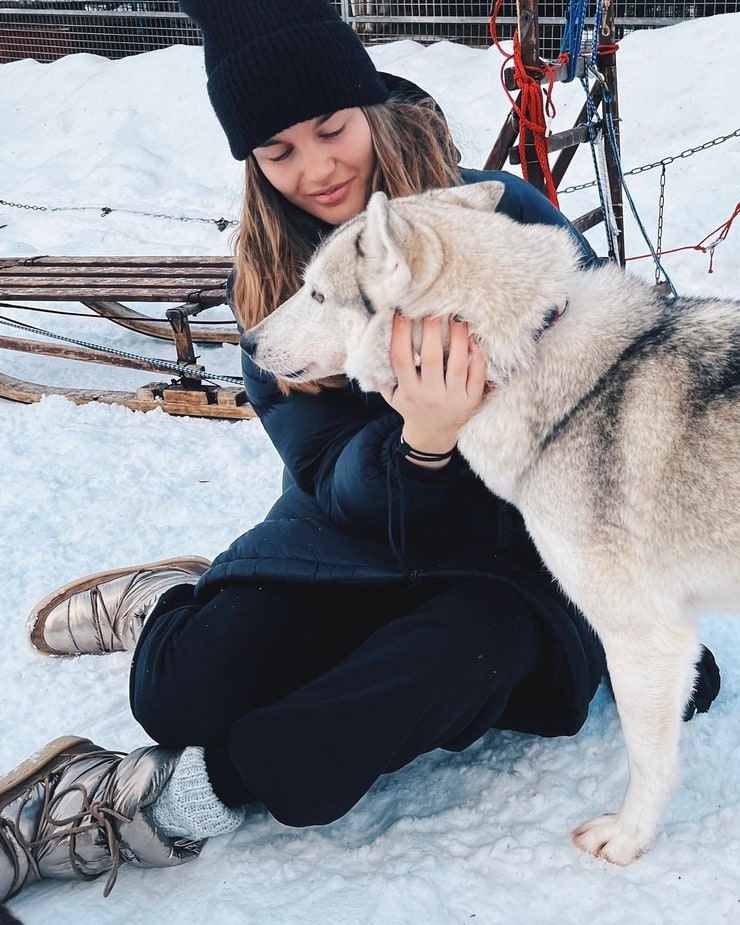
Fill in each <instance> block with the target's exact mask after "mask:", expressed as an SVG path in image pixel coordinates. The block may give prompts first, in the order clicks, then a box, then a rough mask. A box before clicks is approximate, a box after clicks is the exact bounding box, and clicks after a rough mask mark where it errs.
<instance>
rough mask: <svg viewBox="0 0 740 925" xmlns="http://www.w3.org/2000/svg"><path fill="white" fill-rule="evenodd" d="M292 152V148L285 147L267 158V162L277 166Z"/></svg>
mask: <svg viewBox="0 0 740 925" xmlns="http://www.w3.org/2000/svg"><path fill="white" fill-rule="evenodd" d="M292 152H293V148H292V147H291V146H290V145H286V147H285V148H283V150H282V151H281V152H280V153H279V154H275V155H274V156H271V157H268V158H267V160H268V161H271V162H272V163H273V164H279V163H280V162H281V161H285V160H287V159H288V158H289V157H290V155H291V154H292Z"/></svg>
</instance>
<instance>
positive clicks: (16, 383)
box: [0, 373, 254, 421]
mask: <svg viewBox="0 0 740 925" xmlns="http://www.w3.org/2000/svg"><path fill="white" fill-rule="evenodd" d="M168 388H169V387H168V385H167V384H166V383H152V384H151V385H149V386H144V387H143V388H141V389H138V390H137V391H136V392H117V391H109V390H102V389H72V388H66V387H63V386H49V385H39V384H37V383H35V382H28V381H27V380H25V379H15V378H14V377H13V376H7V375H5V373H0V398H6V399H8V400H10V401H17V402H23V403H24V404H31V403H33V402H37V401H41V399H42V398H43V397H44V396H45V395H61V396H63V397H64V398H67V399H69V400H70V401H72V402H74V403H75V404H76V405H84V404H87V403H89V402H99V403H100V404H105V405H124V406H125V407H127V408H131V409H132V410H133V411H154V410H155V409H157V408H159V409H161V410H162V411H165V412H166V413H167V414H174V415H180V416H187V417H202V418H216V419H219V420H227V421H228V420H231V421H237V420H245V419H248V418H252V417H254V411H253V410H252V406H251V405H250V404H249V403H248V402H247V401H246V399H244V400H243V401H241V402H239V401H238V399H237V397H236V396H238V393H239V390H238V389H227V390H225V391H226V392H227V393H228V399H227V400H226V401H224V402H223V403H222V402H220V401H218V400H214V401H213V402H209V403H208V404H201V403H198V404H196V403H190V404H189V403H187V402H184V401H177V402H173V401H170V400H169V397H168ZM220 392H221V390H220V389H219V390H217V392H216V396H219V395H220ZM242 394H243V393H242ZM160 396H161V397H160Z"/></svg>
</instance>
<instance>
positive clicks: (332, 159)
mask: <svg viewBox="0 0 740 925" xmlns="http://www.w3.org/2000/svg"><path fill="white" fill-rule="evenodd" d="M254 156H255V159H256V161H257V163H258V165H259V167H260V169H261V170H262V173H263V174H264V175H265V177H266V178H267V180H268V181H269V182H270V183H271V184H272V185H273V186H274V187H275V189H276V190H278V192H280V193H282V195H283V196H285V198H286V199H288V200H289V201H290V202H292V203H293V204H294V205H296V206H298V208H299V209H303V210H304V211H305V212H308V213H309V214H310V215H313V216H315V217H316V218H319V219H321V220H322V221H324V222H328V223H329V224H330V225H339V224H341V223H342V222H344V221H346V220H347V219H348V218H352V216H353V215H357V214H358V212H362V210H363V209H364V208H365V206H366V205H367V201H368V198H369V196H370V179H371V177H372V172H373V168H374V167H375V154H374V151H373V144H372V137H371V135H370V126H369V125H368V121H367V119H366V118H365V113H364V112H363V111H362V110H361V109H359V108H357V107H355V108H354V109H340V110H339V111H338V112H333V113H331V114H330V115H328V116H319V117H318V118H317V119H309V120H308V121H307V122H299V123H298V124H297V125H291V127H290V128H287V129H285V131H283V132H279V133H278V134H277V135H274V136H273V137H272V138H268V140H267V141H266V142H264V144H262V145H260V146H259V147H258V148H255V149H254Z"/></svg>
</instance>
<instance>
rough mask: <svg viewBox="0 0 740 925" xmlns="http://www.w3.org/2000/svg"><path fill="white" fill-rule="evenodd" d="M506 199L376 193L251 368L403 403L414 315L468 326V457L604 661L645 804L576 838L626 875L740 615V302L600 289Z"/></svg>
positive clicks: (266, 330) (264, 330) (607, 282)
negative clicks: (706, 659)
mask: <svg viewBox="0 0 740 925" xmlns="http://www.w3.org/2000/svg"><path fill="white" fill-rule="evenodd" d="M501 192H502V190H501V187H500V186H499V184H497V183H495V182H490V183H480V184H476V185H473V186H467V187H461V188H456V189H451V190H443V191H435V192H432V193H425V194H422V195H418V196H411V197H408V198H406V199H399V200H395V201H393V202H389V201H388V200H387V198H386V197H385V196H384V195H383V194H382V193H376V194H375V195H374V196H373V197H372V199H371V200H370V203H369V205H368V208H367V210H366V212H365V213H363V214H362V215H360V216H358V217H356V218H354V219H351V220H350V221H349V222H348V223H346V224H345V225H343V226H342V227H341V228H339V229H338V230H337V231H335V232H334V233H333V234H332V235H331V236H330V237H329V238H328V239H327V241H326V242H325V243H324V244H323V245H322V246H321V248H320V249H319V250H318V252H317V253H316V255H315V258H314V259H313V261H312V262H311V264H310V266H309V267H308V269H307V271H306V274H305V285H304V286H303V288H302V289H301V290H300V291H299V292H298V293H297V294H296V295H295V296H294V297H293V298H291V299H289V300H288V301H287V302H286V303H284V304H283V305H282V306H281V307H280V308H279V309H278V310H277V311H276V312H274V313H273V314H272V315H270V316H269V317H268V318H267V319H265V320H264V321H263V322H262V323H261V324H259V325H258V326H257V327H256V328H254V329H253V330H252V331H251V332H249V333H248V334H247V335H245V337H244V346H245V349H247V350H248V351H249V352H250V353H251V354H252V355H253V358H254V360H255V362H256V363H257V364H258V365H259V366H261V367H263V368H264V369H267V370H269V371H271V372H273V373H274V374H276V375H277V376H280V377H283V378H286V379H293V380H310V379H316V378H320V377H323V376H329V375H333V374H336V373H339V372H345V373H346V374H347V375H348V376H350V377H352V378H354V379H356V380H357V381H358V383H359V384H360V386H361V387H362V388H364V389H366V390H375V389H378V388H379V387H380V386H382V385H385V384H389V383H390V384H392V383H394V382H395V378H394V376H393V371H392V369H391V366H390V360H389V343H390V330H391V319H392V317H393V313H394V312H395V311H396V310H400V311H401V312H402V314H403V315H405V316H407V317H409V318H412V319H418V318H421V317H422V316H424V315H439V316H444V317H450V316H453V315H456V316H458V317H460V318H462V319H464V320H466V321H467V322H468V323H469V327H470V330H471V332H472V333H473V334H474V335H475V336H476V337H477V338H478V339H479V341H480V343H481V345H482V347H483V350H484V353H485V354H486V356H487V358H488V363H489V378H490V379H491V381H492V382H493V383H495V388H494V389H493V391H492V392H491V393H490V394H489V395H488V396H487V397H486V398H485V399H484V401H483V403H482V404H481V406H480V408H479V409H478V410H477V412H476V413H475V415H474V416H473V418H472V419H471V420H470V421H469V422H468V423H467V424H465V425H464V426H463V428H462V429H461V431H460V434H459V449H460V452H461V453H462V454H463V455H464V456H465V457H466V458H467V460H468V461H469V463H470V465H471V466H472V468H473V469H474V470H475V471H476V472H477V473H478V474H479V475H480V477H481V478H482V479H483V480H484V481H485V483H486V484H487V485H488V487H489V488H490V489H491V491H493V492H495V493H496V494H497V495H499V496H501V497H502V498H505V499H506V500H507V501H510V502H511V503H512V504H514V505H516V506H517V507H518V508H519V510H520V511H521V512H522V514H523V516H524V519H525V521H526V524H527V527H528V529H529V531H530V533H531V535H532V537H533V539H534V541H535V543H536V544H537V547H538V549H539V551H540V553H541V555H542V557H543V559H544V561H545V563H546V564H547V565H548V567H549V569H550V570H551V571H552V573H553V575H554V576H555V577H556V578H557V580H558V581H559V582H560V583H561V585H562V587H563V589H564V590H565V592H566V593H567V594H568V595H569V596H570V597H571V598H572V600H573V601H575V603H576V604H577V605H578V606H579V607H580V608H581V610H582V611H583V613H584V614H585V615H586V616H587V618H588V619H589V621H590V622H591V624H592V625H593V627H594V628H595V630H596V631H597V633H598V634H599V636H600V638H601V640H602V642H603V645H604V648H605V650H606V654H607V661H608V667H609V672H610V676H611V681H612V684H613V687H614V692H615V696H616V701H617V706H618V709H619V714H620V718H621V723H622V728H623V733H624V738H625V743H626V747H627V755H628V762H629V786H628V788H627V792H626V795H625V797H624V801H623V803H622V806H621V809H620V810H619V812H618V813H616V814H614V815H606V816H600V817H597V818H595V819H592V820H590V821H589V822H586V823H584V824H583V825H581V826H580V827H579V828H577V829H576V830H575V832H574V833H573V837H574V840H575V842H576V844H577V845H578V846H579V847H581V848H583V849H584V850H585V851H589V852H591V853H592V854H594V855H597V856H599V857H603V858H606V859H607V860H610V861H614V862H616V863H619V864H626V863H629V862H630V861H632V860H634V859H635V858H636V857H638V856H639V855H640V854H642V853H643V852H644V851H646V850H647V849H648V848H649V846H650V844H651V841H652V840H653V837H654V834H655V831H656V828H657V825H658V823H659V821H660V818H661V816H662V813H663V810H664V808H665V805H666V803H667V801H668V799H669V797H670V794H671V792H672V790H673V787H674V780H675V775H676V763H677V747H678V740H679V729H680V725H681V713H682V709H683V707H684V705H685V704H686V702H687V700H688V698H689V697H690V694H691V690H692V685H693V683H694V681H695V669H694V664H695V662H696V660H697V658H698V654H699V645H698V641H697V634H696V617H697V614H698V613H699V612H700V611H702V610H704V609H714V610H730V611H732V610H735V611H737V609H738V604H740V302H736V301H730V300H719V299H686V298H679V299H676V300H671V299H668V298H665V297H663V296H662V295H660V294H659V292H658V291H657V289H656V288H655V287H652V286H650V285H648V284H646V283H644V282H642V281H640V280H639V279H637V278H635V277H632V276H630V275H628V274H626V273H625V272H624V271H622V270H620V269H619V268H617V267H615V266H613V265H607V266H604V267H600V268H596V269H590V270H583V269H580V268H579V265H578V254H577V252H576V249H575V246H574V244H573V243H572V241H571V238H570V236H569V234H568V233H567V232H566V231H564V230H562V229H559V228H553V227H549V226H545V225H521V224H518V223H516V222H513V221H511V220H510V219H508V218H507V217H505V216H503V215H501V214H498V213H496V211H495V206H496V204H497V203H498V201H499V199H500V195H501ZM553 309H557V310H560V311H561V312H563V315H562V318H561V320H559V321H558V322H557V323H556V324H549V323H548V322H551V320H552V318H553Z"/></svg>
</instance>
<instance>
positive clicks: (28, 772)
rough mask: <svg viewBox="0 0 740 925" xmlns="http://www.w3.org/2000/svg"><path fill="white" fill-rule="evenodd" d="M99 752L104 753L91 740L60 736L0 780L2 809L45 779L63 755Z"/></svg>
mask: <svg viewBox="0 0 740 925" xmlns="http://www.w3.org/2000/svg"><path fill="white" fill-rule="evenodd" d="M97 750H100V751H103V749H100V747H99V746H98V745H94V744H93V743H92V742H91V741H90V739H83V738H81V737H80V736H60V737H59V738H58V739H54V740H53V741H52V742H49V744H48V745H45V746H44V747H43V748H42V749H40V750H39V751H37V752H36V753H35V754H33V755H31V757H30V758H26V760H25V761H22V762H21V763H20V764H19V765H18V767H17V768H13V770H12V771H8V773H7V774H5V775H4V776H3V777H2V778H0V808H2V807H4V806H6V805H7V804H8V803H12V802H13V800H14V799H15V798H16V796H17V795H18V793H20V792H22V791H23V790H25V789H26V788H28V787H30V786H33V784H34V783H35V782H36V780H40V779H42V778H43V777H45V776H46V774H48V773H49V771H50V770H51V769H52V768H53V764H54V762H55V761H56V759H58V758H60V757H61V756H62V755H64V756H65V758H68V757H69V758H71V757H73V756H74V755H79V754H83V753H85V752H92V751H97ZM50 765H51V766H52V767H51V768H50Z"/></svg>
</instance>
